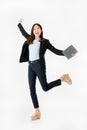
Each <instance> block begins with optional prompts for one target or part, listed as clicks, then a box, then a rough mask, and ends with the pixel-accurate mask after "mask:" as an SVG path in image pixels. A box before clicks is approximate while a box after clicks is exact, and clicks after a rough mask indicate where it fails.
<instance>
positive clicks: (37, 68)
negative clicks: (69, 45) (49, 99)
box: [18, 24, 63, 108]
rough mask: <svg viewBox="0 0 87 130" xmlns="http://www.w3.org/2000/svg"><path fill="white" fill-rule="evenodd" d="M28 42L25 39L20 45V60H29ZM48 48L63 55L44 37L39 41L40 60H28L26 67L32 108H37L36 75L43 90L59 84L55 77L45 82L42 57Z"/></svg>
mask: <svg viewBox="0 0 87 130" xmlns="http://www.w3.org/2000/svg"><path fill="white" fill-rule="evenodd" d="M18 27H19V29H20V31H21V33H22V35H23V36H24V37H25V38H26V39H28V38H29V36H30V35H29V34H28V33H27V32H26V31H25V30H24V28H23V27H22V25H21V24H18ZM28 46H29V44H28V43H27V40H26V41H25V42H24V44H23V47H22V52H21V56H20V62H26V61H29V50H28ZM47 49H49V50H50V51H52V52H54V53H55V54H57V55H63V53H62V50H58V49H56V48H55V47H53V46H52V45H51V43H50V42H49V40H47V39H44V40H43V41H42V42H41V43H40V51H39V56H40V60H37V61H35V62H34V63H31V62H30V61H29V63H30V64H29V67H28V81H29V87H30V94H31V98H32V102H33V105H34V108H38V107H39V104H38V99H37V94H36V88H35V83H36V77H38V79H39V81H40V83H41V86H42V89H43V90H44V91H48V90H50V89H51V88H53V87H56V86H59V85H61V80H60V79H57V80H55V81H52V82H50V83H47V79H46V71H45V59H44V54H45V52H46V50H47Z"/></svg>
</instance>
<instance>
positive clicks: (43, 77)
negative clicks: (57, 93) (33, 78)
mask: <svg viewBox="0 0 87 130" xmlns="http://www.w3.org/2000/svg"><path fill="white" fill-rule="evenodd" d="M34 68H35V71H36V74H37V76H38V79H39V81H40V83H41V86H42V89H43V90H44V91H48V90H50V89H52V88H53V87H56V86H58V85H61V80H60V79H57V80H55V81H52V82H50V83H47V79H46V72H45V70H44V69H43V68H41V65H40V63H37V64H35V67H34Z"/></svg>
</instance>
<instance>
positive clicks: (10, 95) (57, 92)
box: [0, 0, 87, 130]
mask: <svg viewBox="0 0 87 130" xmlns="http://www.w3.org/2000/svg"><path fill="white" fill-rule="evenodd" d="M20 18H23V23H22V24H23V26H24V28H25V29H26V31H27V32H28V33H30V30H31V27H32V25H33V24H34V23H36V22H38V23H40V24H41V25H42V27H43V31H44V37H46V38H48V39H49V40H50V42H51V43H52V44H53V45H54V46H55V47H56V48H58V49H62V50H63V49H65V48H66V47H68V46H69V45H71V44H73V45H74V46H75V47H76V48H77V50H78V54H77V55H76V56H75V57H73V58H72V59H70V60H67V59H66V58H65V57H61V56H57V55H55V54H53V53H51V52H50V51H47V53H46V55H45V57H46V65H47V79H48V82H50V81H52V80H54V79H57V78H59V77H60V76H61V75H62V74H64V73H69V74H70V76H71V77H72V80H73V84H72V85H71V86H68V85H67V84H65V83H63V84H62V85H61V86H59V87H58V88H57V87H56V88H54V89H52V90H50V91H49V92H46V93H45V92H43V90H42V89H41V86H40V84H39V82H38V80H37V85H36V87H37V94H38V98H39V103H40V109H41V112H42V118H41V120H38V121H34V122H32V121H31V120H30V116H31V114H32V113H33V111H34V109H33V105H32V102H31V98H30V94H29V86H28V79H27V70H28V64H27V63H21V64H20V63H19V57H20V53H21V47H22V44H23V42H24V41H25V38H24V37H23V36H22V35H21V33H20V31H19V29H18V27H17V24H18V19H20ZM86 44H87V1H86V0H42V1H41V0H31V1H30V0H1V1H0V129H1V130H19V129H21V130H29V129H31V130H48V129H50V130H87V78H86V77H87V75H86V74H87V73H86V71H87V58H86V56H87V45H86Z"/></svg>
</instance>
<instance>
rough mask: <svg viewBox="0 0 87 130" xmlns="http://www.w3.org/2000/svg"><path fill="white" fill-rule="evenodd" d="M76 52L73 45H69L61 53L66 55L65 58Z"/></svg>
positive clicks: (72, 55)
mask: <svg viewBox="0 0 87 130" xmlns="http://www.w3.org/2000/svg"><path fill="white" fill-rule="evenodd" d="M76 53H77V50H76V48H75V47H74V46H73V45H70V46H69V47H67V48H66V49H65V50H64V51H63V54H64V55H65V56H66V58H67V59H70V58H72V57H74V56H75V55H76Z"/></svg>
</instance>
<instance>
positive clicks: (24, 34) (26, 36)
mask: <svg viewBox="0 0 87 130" xmlns="http://www.w3.org/2000/svg"><path fill="white" fill-rule="evenodd" d="M18 28H19V30H20V32H21V33H22V35H23V36H24V37H25V38H26V39H28V38H29V37H30V35H29V34H28V33H27V32H26V31H25V29H24V28H23V26H22V24H21V23H19V24H18Z"/></svg>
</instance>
